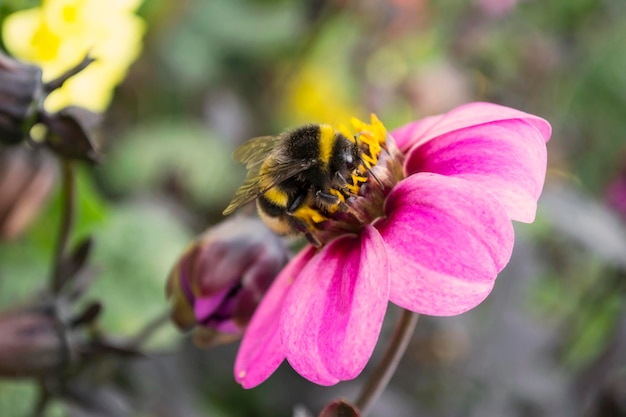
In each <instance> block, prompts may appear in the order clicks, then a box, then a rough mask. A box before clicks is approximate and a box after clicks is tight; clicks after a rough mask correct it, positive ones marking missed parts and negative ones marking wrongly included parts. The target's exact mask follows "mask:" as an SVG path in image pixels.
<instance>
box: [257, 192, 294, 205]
mask: <svg viewBox="0 0 626 417" xmlns="http://www.w3.org/2000/svg"><path fill="white" fill-rule="evenodd" d="M263 196H264V197H265V198H266V199H268V200H269V201H271V202H272V203H274V204H275V205H277V206H279V207H283V208H287V203H288V202H289V196H288V195H287V193H286V192H284V191H282V190H280V189H279V188H270V189H269V190H267V191H266V192H265V194H263Z"/></svg>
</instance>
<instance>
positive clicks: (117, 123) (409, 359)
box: [0, 0, 626, 417]
mask: <svg viewBox="0 0 626 417" xmlns="http://www.w3.org/2000/svg"><path fill="white" fill-rule="evenodd" d="M38 4H39V3H38V2H35V1H29V0H2V1H1V2H0V24H1V23H2V21H3V20H4V19H5V18H6V17H7V16H9V15H10V13H12V12H14V11H17V10H21V9H25V8H27V7H33V6H37V5H38ZM137 14H138V15H139V16H141V17H142V18H143V19H144V21H145V35H144V37H143V47H142V49H141V53H140V54H139V56H138V58H137V60H136V61H135V62H134V64H133V65H132V66H131V67H130V69H129V71H128V74H127V76H126V78H125V79H124V80H123V82H122V83H121V84H120V85H119V86H118V87H117V89H116V90H115V92H114V96H113V101H112V102H111V104H110V106H109V107H108V109H107V110H106V113H105V116H104V123H103V124H102V127H101V129H100V130H99V131H98V134H97V136H96V141H97V143H98V146H99V148H100V149H101V151H102V153H103V155H104V156H103V158H102V161H101V163H100V164H97V165H89V164H80V165H79V170H78V183H77V213H76V216H77V217H76V224H75V229H74V231H73V234H72V242H80V240H81V239H82V238H84V237H86V236H93V239H94V246H93V251H92V255H91V259H90V262H89V266H88V270H89V273H90V274H92V275H93V276H95V277H97V279H95V280H94V282H93V284H92V285H91V286H90V287H89V289H88V292H87V294H86V295H85V296H84V297H83V302H84V303H88V302H89V300H99V301H100V302H101V303H102V305H103V307H104V308H103V312H102V315H101V319H100V321H99V324H98V326H99V327H98V331H99V332H102V333H103V334H107V335H110V337H111V338H124V337H131V336H133V335H136V334H138V333H140V332H142V331H143V330H144V329H145V328H146V326H149V325H150V324H151V323H159V318H160V317H162V315H163V314H164V312H166V311H167V309H168V305H167V301H166V299H165V295H164V286H165V281H166V278H167V276H168V273H169V271H170V269H171V268H172V266H173V265H174V263H175V261H176V259H177V258H178V257H179V256H180V254H181V253H182V251H183V250H184V248H185V246H186V245H187V243H188V242H189V241H190V240H191V239H192V238H193V237H194V236H196V235H197V234H199V233H200V232H202V231H203V230H204V229H205V228H206V227H208V226H209V225H211V224H214V223H216V222H218V221H220V219H221V212H222V210H223V209H224V207H225V206H226V205H227V203H228V202H229V201H230V198H231V197H232V195H233V192H234V190H235V189H236V188H237V186H238V185H239V184H240V183H241V181H242V179H243V177H244V172H243V169H242V167H241V166H238V165H237V164H235V163H233V162H231V159H230V154H231V152H232V150H233V149H234V148H235V147H236V146H237V145H239V144H241V143H242V142H243V141H245V140H247V139H249V138H250V137H254V136H261V135H268V134H276V133H278V132H280V131H282V130H283V129H284V128H286V127H288V126H293V125H297V124H300V123H303V122H307V121H316V122H329V123H336V122H345V121H346V120H347V119H348V118H349V117H351V116H357V117H360V118H366V117H367V116H368V114H369V113H370V112H374V113H376V114H377V115H378V116H379V118H380V119H381V120H382V121H383V122H384V123H385V125H386V126H387V128H389V129H392V128H394V127H398V126H400V125H402V124H405V123H407V122H409V121H412V120H415V119H418V118H421V117H424V116H427V115H432V114H436V113H442V112H446V111H448V110H450V109H452V108H453V107H455V106H457V105H460V104H463V103H466V102H469V101H491V102H495V103H498V104H502V105H507V106H511V107H515V108H518V109H521V110H524V111H527V112H529V113H533V114H537V115H540V116H542V117H544V118H546V119H547V120H548V121H550V123H551V124H552V127H553V136H552V139H551V141H550V142H549V143H548V156H549V161H548V163H549V166H548V177H547V180H546V186H545V189H544V193H543V195H542V198H541V200H540V202H539V213H538V216H537V220H536V221H535V223H534V224H532V225H527V224H516V225H515V226H516V232H517V233H516V244H515V250H514V253H513V259H512V261H511V263H510V264H509V266H508V267H507V268H506V269H505V270H504V271H503V272H502V273H501V275H500V277H499V279H498V281H497V282H496V286H495V289H494V292H493V293H492V294H491V296H490V297H489V298H488V299H487V300H486V301H485V302H484V303H483V304H481V305H480V306H479V307H478V308H476V309H474V310H472V311H470V312H468V313H466V314H464V315H462V316H459V317H453V318H433V317H421V318H420V322H419V323H418V328H417V332H416V335H415V337H414V338H413V340H412V342H411V344H410V346H409V349H408V351H407V354H406V356H405V358H404V359H403V362H402V363H401V365H400V368H399V371H398V372H397V374H396V376H395V377H394V379H393V380H392V382H391V385H390V387H389V388H388V389H387V391H386V392H385V393H384V394H383V396H382V398H381V399H380V400H379V402H378V403H377V404H376V406H375V407H374V409H373V413H372V415H375V416H394V417H404V416H406V417H409V416H411V417H414V416H419V417H453V416H481V417H503V416H507V417H508V416H511V417H526V416H529V417H530V416H533V417H534V416H551V417H558V416H563V417H577V416H626V303H625V302H624V298H625V294H626V70H625V69H626V2H624V1H623V0H551V1H542V0H468V1H463V2H458V1H450V0H439V1H432V0H388V1H376V0H366V1H360V2H356V1H347V0H307V1H289V0H210V1H207V0H184V1H167V0H145V1H144V2H143V3H142V4H141V5H140V7H139V8H138V10H137ZM15 160H16V159H15V158H13V159H12V161H15ZM11 163H12V164H17V165H18V167H17V168H15V167H12V168H10V169H12V170H13V171H10V172H12V173H15V172H17V174H15V175H18V177H16V178H22V179H21V180H20V181H24V184H30V183H32V181H36V180H38V181H39V182H38V183H37V184H39V185H38V186H37V187H35V189H36V190H38V192H36V193H35V192H31V193H26V192H23V193H22V194H17V195H16V194H12V193H11V192H9V191H6V182H7V181H4V187H5V188H2V187H3V185H2V184H3V180H6V179H7V178H8V174H7V172H9V168H7V166H6V164H8V162H6V161H5V166H4V168H2V169H3V170H4V171H2V172H3V174H2V176H3V177H2V178H0V214H2V216H0V221H1V222H2V224H1V225H2V228H1V230H2V241H1V242H0V307H1V308H6V307H7V306H9V305H11V304H13V303H15V302H16V300H25V299H28V298H29V297H31V296H32V294H34V293H36V291H38V289H40V288H42V287H44V286H45V285H47V283H46V282H45V276H46V274H47V271H48V270H49V268H50V262H51V259H52V256H53V254H52V252H53V249H52V248H53V247H54V241H55V239H56V233H57V229H58V223H59V217H60V190H59V181H58V167H57V164H55V163H54V161H52V162H50V161H47V162H45V161H39V162H37V163H36V164H35V165H34V166H35V167H36V169H35V171H32V170H25V168H24V164H21V165H20V164H19V163H16V162H11ZM16 170H17V171H16ZM20 170H21V171H20ZM20 173H21V175H22V177H19V175H20ZM24 176H26V177H27V178H28V179H24V178H26V177H24ZM11 178H13V177H11ZM42 178H47V179H48V181H43V180H41V179H42ZM50 178H57V180H55V181H51V180H49V179H50ZM29 181H30V182H29ZM18 188H20V189H22V190H30V189H31V188H30V187H26V186H25V185H24V186H22V187H18ZM18 203H19V205H18ZM9 206H10V207H9ZM7 207H9V208H7ZM16 207H17V208H16ZM3 210H4V211H3ZM11 210H13V215H14V217H15V213H22V214H23V215H22V216H17V218H18V220H15V219H13V220H11V219H12V218H11V216H9V214H7V213H9V212H10V211H11ZM27 214H28V216H27ZM31 214H32V215H31ZM10 220H11V221H10ZM397 316H398V311H396V310H395V309H394V308H390V311H389V314H388V320H387V321H388V322H387V323H386V327H385V330H384V331H383V335H382V337H381V341H380V342H379V348H378V349H377V351H376V353H375V356H374V358H373V360H372V364H373V363H375V362H376V358H377V357H379V356H380V353H381V352H379V351H381V350H382V349H383V348H384V345H385V343H384V340H385V338H386V337H388V335H389V333H390V332H391V329H392V327H393V323H394V318H396V317H397ZM236 349H237V344H236V343H235V344H231V345H225V346H219V347H215V348H212V349H204V350H203V349H199V348H197V347H195V346H194V345H193V343H191V340H190V338H189V336H186V335H184V334H181V333H179V332H178V331H177V330H176V329H175V328H174V326H173V325H171V324H170V323H165V324H164V325H162V326H160V327H159V330H158V331H157V332H156V333H154V334H153V335H152V337H150V340H149V341H148V343H147V345H146V348H145V351H144V354H143V355H141V356H139V357H137V356H133V355H131V357H128V358H127V359H124V358H119V357H115V358H114V359H110V358H109V359H107V358H104V359H102V360H98V361H93V362H92V363H90V364H89V366H88V367H87V369H82V370H81V372H80V373H76V375H77V376H76V377H75V378H74V379H73V380H72V384H76V387H80V389H78V388H77V389H74V390H73V391H72V392H73V393H74V396H73V397H72V398H66V399H64V400H63V401H61V400H56V399H55V400H53V401H52V403H51V406H50V407H48V408H47V411H46V413H45V415H48V416H66V415H67V416H159V417H166V416H178V417H183V416H185V417H187V416H189V417H194V416H211V417H221V416H224V417H245V416H252V417H256V416H258V417H264V416H268V417H269V416H272V417H274V416H290V415H292V413H293V410H294V406H296V405H304V406H306V407H307V408H308V409H310V410H312V412H313V414H316V413H318V412H319V411H320V410H321V408H322V407H323V405H324V404H325V403H327V402H329V401H330V400H332V399H334V398H336V397H338V396H343V397H346V398H348V399H351V398H354V396H355V395H356V393H357V392H358V389H359V387H360V386H361V385H362V383H363V381H364V379H365V378H366V376H367V374H368V373H369V372H370V371H371V369H370V367H368V368H366V370H365V372H364V374H363V375H362V376H361V377H360V378H359V379H357V380H355V381H351V382H346V383H342V384H339V385H338V386H336V387H331V388H324V387H318V386H314V385H313V384H310V383H308V382H307V381H306V380H304V379H302V378H300V377H299V376H298V375H296V374H295V373H294V372H293V371H292V370H291V369H290V368H289V367H288V366H285V365H283V367H281V368H280V369H279V371H278V372H277V373H276V374H275V375H274V376H272V377H271V378H270V379H269V380H268V381H267V382H265V383H264V384H262V385H261V386H260V387H258V388H256V389H254V390H251V391H246V390H243V389H242V388H241V387H240V386H239V385H238V384H237V383H236V382H235V381H234V379H233V376H232V365H233V363H234V357H235V353H236ZM38 384H39V382H37V381H34V380H31V379H27V378H26V379H0V415H1V416H2V417H13V416H16V417H18V416H30V415H33V410H35V409H36V404H37V401H38V398H39V397H38V390H39V387H38Z"/></svg>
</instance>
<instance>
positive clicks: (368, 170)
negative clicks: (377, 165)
mask: <svg viewBox="0 0 626 417" xmlns="http://www.w3.org/2000/svg"><path fill="white" fill-rule="evenodd" d="M359 161H361V163H362V164H363V166H364V167H365V169H366V170H367V172H368V173H369V174H370V175H371V176H372V177H374V179H375V180H376V182H377V183H378V185H380V188H385V186H384V185H383V183H382V182H381V181H380V180H379V179H378V177H377V176H376V174H374V171H372V170H371V168H370V167H368V166H367V164H366V163H365V161H364V160H363V158H361V157H360V156H359Z"/></svg>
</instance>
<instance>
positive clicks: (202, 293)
mask: <svg viewBox="0 0 626 417" xmlns="http://www.w3.org/2000/svg"><path fill="white" fill-rule="evenodd" d="M288 258H289V252H288V250H287V248H286V246H285V244H284V243H283V241H282V240H281V239H280V238H279V237H278V236H276V235H274V234H273V233H272V232H271V231H270V230H269V229H268V228H267V227H266V226H265V225H264V224H263V223H262V222H261V221H260V220H258V219H253V218H248V217H240V216H236V217H233V218H230V219H227V220H225V221H224V222H222V223H220V224H219V225H217V226H215V227H212V228H210V229H208V230H207V231H206V232H205V233H203V234H202V235H200V236H199V237H198V238H197V239H196V240H195V241H194V242H193V243H192V244H191V245H190V246H189V247H188V248H187V250H186V251H185V253H184V254H183V255H182V256H181V258H180V259H179V260H178V262H177V264H176V265H175V266H174V268H173V270H172V272H171V273H170V276H169V278H168V282H167V295H168V298H169V300H170V302H171V304H172V313H171V317H172V320H173V321H174V322H175V323H176V324H177V325H178V327H179V328H181V329H182V330H189V329H191V328H193V327H194V326H196V325H198V326H201V327H197V328H196V342H197V343H199V344H202V345H213V344H216V343H223V342H228V341H232V340H235V339H237V338H238V337H240V336H241V334H242V332H243V330H244V329H245V327H246V325H247V324H248V322H249V321H250V318H251V317H252V314H253V313H254V310H255V309H256V307H257V305H258V304H259V302H260V301H261V299H262V298H263V296H264V294H265V292H266V291H267V289H268V288H269V286H270V284H271V283H272V281H273V280H274V278H275V277H276V275H278V272H279V271H280V270H281V269H282V267H283V266H284V265H285V264H286V263H287V261H288Z"/></svg>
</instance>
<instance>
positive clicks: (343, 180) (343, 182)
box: [333, 172, 348, 188]
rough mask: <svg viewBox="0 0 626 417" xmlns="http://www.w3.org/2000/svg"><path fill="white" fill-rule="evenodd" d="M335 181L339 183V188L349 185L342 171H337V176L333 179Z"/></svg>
mask: <svg viewBox="0 0 626 417" xmlns="http://www.w3.org/2000/svg"><path fill="white" fill-rule="evenodd" d="M333 182H334V183H335V184H337V185H338V188H344V187H345V186H346V185H348V181H347V180H346V178H345V177H344V176H343V175H341V172H335V178H334V179H333Z"/></svg>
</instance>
